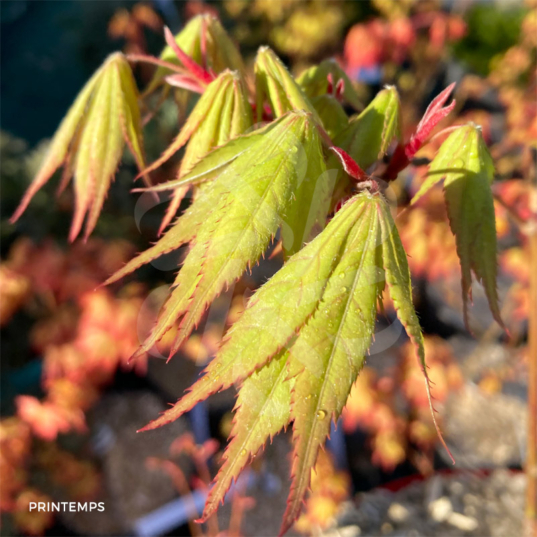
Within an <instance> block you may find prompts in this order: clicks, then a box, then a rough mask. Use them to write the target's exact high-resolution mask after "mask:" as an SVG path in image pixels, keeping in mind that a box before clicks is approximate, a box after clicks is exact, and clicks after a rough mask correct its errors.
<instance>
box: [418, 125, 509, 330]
mask: <svg viewBox="0 0 537 537" xmlns="http://www.w3.org/2000/svg"><path fill="white" fill-rule="evenodd" d="M442 179H443V180H444V198H445V201H446V206H447V212H448V217H449V224H450V227H451V231H452V232H453V234H454V235H455V240H456V243H457V254H458V256H459V260H460V264H461V271H462V280H461V281H462V299H463V313H464V322H465V324H466V326H467V327H469V319H468V300H469V299H470V300H471V297H472V271H473V272H474V274H475V276H476V278H477V280H478V281H479V282H480V283H481V284H482V285H483V287H484V289H485V293H486V295H487V299H488V303H489V307H490V310H491V312H492V315H493V317H494V319H495V320H496V322H497V323H498V324H499V325H500V326H501V327H502V328H504V329H505V325H504V324H503V321H502V318H501V314H500V308H499V305H498V293H497V290H496V274H497V259H496V223H495V214H494V200H493V197H492V190H491V183H492V181H493V180H494V163H493V161H492V157H491V156H490V153H489V151H488V148H487V145H486V144H485V141H484V140H483V137H482V135H481V130H480V129H479V127H477V126H476V125H473V124H470V125H464V126H462V127H459V128H457V129H456V130H455V131H454V132H452V133H451V134H450V135H449V137H448V138H447V139H446V140H445V141H444V143H443V144H442V146H441V147H440V149H439V151H438V153H437V154H436V156H435V158H434V159H433V161H432V162H431V165H430V166H429V171H428V173H427V178H426V179H425V181H424V182H423V184H422V185H421V188H420V189H419V191H418V192H417V193H416V195H415V196H414V197H413V198H412V202H411V203H412V204H415V203H416V202H417V201H418V200H419V199H420V198H421V197H422V196H424V195H425V194H426V193H427V192H428V191H429V190H430V189H431V188H432V187H433V186H434V185H435V184H436V183H438V182H439V181H441V180H442Z"/></svg>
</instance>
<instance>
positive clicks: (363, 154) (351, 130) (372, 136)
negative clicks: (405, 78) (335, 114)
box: [334, 86, 401, 170]
mask: <svg viewBox="0 0 537 537" xmlns="http://www.w3.org/2000/svg"><path fill="white" fill-rule="evenodd" d="M400 113H401V112H400V103H399V95H398V94H397V90H396V89H395V88H394V87H393V86H390V87H387V88H385V89H383V90H382V91H380V92H379V93H378V94H377V95H376V97H375V98H374V99H373V100H372V101H371V103H370V104H369V105H368V106H367V108H366V109H365V110H364V111H363V112H362V113H361V114H359V115H358V116H355V117H353V118H351V120H350V121H349V126H348V127H347V128H346V129H345V130H344V131H343V132H342V133H341V134H340V135H339V136H337V138H336V139H335V140H334V144H335V145H337V146H338V147H341V148H343V149H344V150H345V151H347V153H349V155H350V156H351V157H352V158H353V159H354V160H355V161H356V162H357V163H358V164H359V165H360V167H361V168H363V169H364V170H365V169H367V168H369V166H371V165H372V164H373V163H375V162H376V161H377V160H378V159H379V158H381V157H382V156H383V155H385V154H386V152H387V151H388V148H389V146H390V143H391V142H392V141H393V139H394V138H400V137H401V120H400Z"/></svg>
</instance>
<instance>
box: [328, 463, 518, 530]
mask: <svg viewBox="0 0 537 537" xmlns="http://www.w3.org/2000/svg"><path fill="white" fill-rule="evenodd" d="M525 481H526V479H525V476H524V474H522V473H519V472H517V473H513V472H509V471H508V470H494V471H493V472H492V473H490V474H489V475H488V476H486V477H480V476H479V475H477V474H474V473H464V474H462V473H461V474H457V475H435V476H433V477H431V478H430V479H428V480H426V481H421V482H417V483H413V484H411V485H409V486H407V487H405V488H403V489H401V490H399V491H398V492H395V493H393V492H389V491H387V490H381V489H378V490H375V491H372V492H368V493H364V494H361V495H359V496H358V497H357V504H356V505H354V504H350V503H349V504H347V505H346V507H345V509H344V511H343V512H342V514H341V515H340V516H339V520H338V527H337V528H334V529H331V530H329V531H327V532H325V533H324V534H323V535H324V536H325V537H357V536H366V535H367V536H375V535H379V536H380V535H382V536H393V537H395V536H397V537H436V536H438V537H455V536H457V537H459V536H476V537H477V536H479V537H516V536H519V535H522V520H523V505H524V501H523V499H524V490H525Z"/></svg>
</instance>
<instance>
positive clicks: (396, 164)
mask: <svg viewBox="0 0 537 537" xmlns="http://www.w3.org/2000/svg"><path fill="white" fill-rule="evenodd" d="M454 87H455V83H453V84H450V85H449V86H448V87H447V88H446V89H445V90H444V91H442V92H440V93H439V94H438V95H437V96H436V97H435V98H434V99H433V100H432V101H431V104H429V106H428V107H427V110H426V111H425V114H423V117H422V118H421V121H420V122H419V123H418V126H417V127H416V132H415V133H414V134H412V136H411V137H410V140H409V141H408V142H407V143H406V144H402V143H401V142H400V143H399V144H398V145H397V147H396V148H395V151H394V152H393V155H392V157H391V159H390V163H389V164H388V167H387V169H386V171H385V172H384V175H385V177H386V179H388V180H390V181H393V180H394V179H396V178H397V175H398V174H399V172H400V171H401V170H403V169H405V168H406V167H407V166H408V164H409V163H410V162H411V160H412V159H413V158H414V156H415V155H416V153H417V152H418V151H419V149H420V148H421V147H422V146H423V144H424V143H425V142H426V141H427V139H428V138H429V136H430V134H431V132H432V131H433V130H434V128H435V127H436V126H437V125H438V123H439V122H440V121H442V120H443V119H444V118H445V117H446V116H447V115H448V114H449V113H450V112H451V111H452V110H453V108H455V104H456V101H455V99H453V101H451V104H449V105H448V106H444V104H446V101H447V100H448V98H449V96H450V95H451V92H452V91H453V88H454Z"/></svg>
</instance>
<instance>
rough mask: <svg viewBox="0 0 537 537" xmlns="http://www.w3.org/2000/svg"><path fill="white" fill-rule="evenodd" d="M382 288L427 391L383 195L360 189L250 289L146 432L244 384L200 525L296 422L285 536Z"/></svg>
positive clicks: (405, 277) (357, 362) (358, 359)
mask: <svg viewBox="0 0 537 537" xmlns="http://www.w3.org/2000/svg"><path fill="white" fill-rule="evenodd" d="M386 284H387V286H388V289H389V293H390V296H391V298H392V300H393V302H394V304H395V307H396V310H397V315H398V317H399V319H400V321H401V322H402V324H403V325H404V326H405V328H406V331H407V333H408V335H409V336H410V338H411V340H412V341H413V342H414V343H415V345H416V349H417V356H418V358H419V360H420V363H421V366H422V370H423V372H424V376H425V379H426V389H427V393H429V383H428V379H427V375H426V370H425V357H424V348H423V336H422V333H421V329H420V326H419V322H418V319H417V317H416V313H415V311H414V306H413V304H412V290H411V285H410V274H409V269H408V264H407V260H406V254H405V252H404V250H403V246H402V244H401V241H400V238H399V235H398V233H397V230H396V228H395V224H394V222H393V219H392V217H391V214H390V211H389V207H388V206H387V203H386V202H385V200H384V198H383V197H382V196H381V195H380V194H370V193H361V194H358V195H356V196H355V197H354V198H352V199H351V200H350V201H349V202H347V203H346V204H345V205H344V206H343V208H342V209H341V210H340V211H339V212H338V213H337V214H336V216H335V217H334V218H333V219H332V221H331V222H330V223H329V224H328V226H327V227H326V229H325V230H324V231H323V232H322V233H320V234H319V235H318V236H317V237H316V238H315V239H314V240H313V241H311V242H310V243H309V244H307V245H306V246H305V247H304V248H303V249H302V250H300V251H299V252H297V253H296V254H295V255H293V256H292V257H291V258H290V259H289V261H288V262H287V263H286V264H285V265H284V267H283V268H282V269H280V271H278V272H277V273H276V274H275V275H274V276H273V277H272V278H271V279H270V280H269V281H268V282H267V283H266V284H265V285H264V286H263V287H261V288H260V289H258V290H257V291H256V293H255V294H254V295H253V296H252V297H251V299H250V301H249V303H248V306H247V308H246V310H245V311H244V313H243V315H242V316H241V317H240V319H239V320H238V321H237V322H236V323H235V324H234V325H233V326H232V328H231V329H230V330H229V332H228V334H227V335H226V337H225V339H224V342H223V345H222V347H221V349H220V351H219V352H218V354H217V355H216V357H215V358H214V359H213V360H212V361H211V362H210V363H209V365H208V366H207V368H206V370H205V374H204V376H203V377H201V378H200V379H199V380H198V381H197V382H196V383H195V384H194V385H193V386H192V387H191V388H190V390H189V391H188V393H186V394H185V395H184V396H183V398H182V399H180V400H179V401H178V402H177V403H176V405H175V406H174V407H172V408H171V409H169V410H167V411H166V412H164V413H163V414H162V415H161V416H160V417H159V418H158V419H156V420H155V421H153V422H152V423H150V424H149V425H148V426H146V427H145V428H144V430H148V429H154V428H156V427H159V426H161V425H164V424H166V423H169V422H171V421H173V420H175V419H177V418H178V417H179V416H180V415H182V414H183V413H184V412H187V411H188V410H190V409H191V408H192V407H193V406H194V405H195V404H196V403H198V402H199V401H202V400H203V399H205V398H207V397H208V396H209V395H211V394H213V393H215V392H218V391H221V390H223V389H226V388H229V387H230V386H232V385H233V384H236V383H238V384H240V385H241V388H240V391H239V396H238V399H237V405H236V416H235V419H234V426H233V430H232V433H231V441H230V443H229V445H228V447H227V449H226V453H225V454H224V464H223V466H222V468H221V469H220V472H219V473H218V475H217V477H216V482H215V486H214V487H213V489H211V492H210V494H209V498H208V500H207V503H206V507H205V510H204V513H203V516H202V520H206V519H207V518H208V517H209V516H211V515H212V514H213V513H214V511H215V510H216V509H217V507H218V505H219V504H220V502H222V501H223V499H224V496H225V493H226V490H227V489H228V487H229V485H230V484H231V482H232V481H233V480H234V479H236V478H237V477H238V474H239V473H240V471H241V470H242V469H243V468H244V466H245V465H246V464H247V462H248V460H249V459H250V458H251V457H254V456H255V455H256V453H257V451H258V450H259V449H260V448H261V447H262V446H263V445H264V443H265V442H266V440H267V438H272V436H273V435H274V434H276V433H277V432H278V431H279V430H280V429H282V428H284V427H286V426H287V425H288V424H289V423H290V422H293V438H294V441H293V444H294V455H293V467H292V475H293V482H292V485H291V491H290V494H289V501H288V507H287V511H286V514H285V516H284V521H283V525H282V533H284V532H285V531H286V530H287V529H288V528H289V527H290V525H291V524H292V523H293V521H294V520H295V519H296V517H297V516H298V514H299V512H300V509H301V506H302V503H303V500H304V496H305V494H306V491H307V488H308V486H309V482H310V476H311V470H312V468H313V467H314V465H315V461H316V458H317V454H318V450H319V447H320V446H321V445H322V444H323V443H324V441H325V439H326V437H327V435H328V433H329V430H330V423H331V421H332V420H334V421H335V420H337V418H338V417H339V415H340V414H341V411H342V409H343V407H344V405H345V403H346V401H347V398H348V396H349V393H350V390H351V387H352V385H353V383H354V381H355V380H356V377H357V375H358V374H359V372H360V369H361V368H362V366H363V364H364V361H365V356H366V352H367V350H368V348H369V346H370V342H371V338H372V336H373V332H374V325H375V318H376V304H377V301H378V300H379V298H380V297H381V294H382V291H383V289H384V287H385V285H386Z"/></svg>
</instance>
